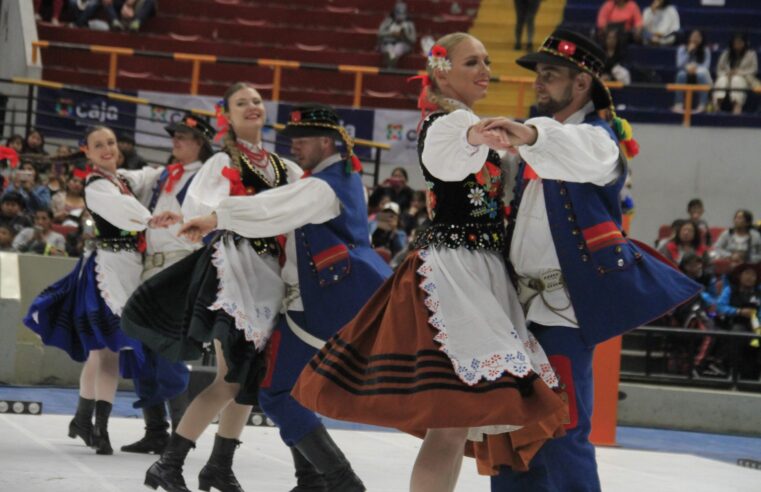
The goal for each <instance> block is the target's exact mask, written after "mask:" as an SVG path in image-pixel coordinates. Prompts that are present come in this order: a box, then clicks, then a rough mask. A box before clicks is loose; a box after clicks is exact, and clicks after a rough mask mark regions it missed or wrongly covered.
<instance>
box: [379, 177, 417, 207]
mask: <svg viewBox="0 0 761 492" xmlns="http://www.w3.org/2000/svg"><path fill="white" fill-rule="evenodd" d="M409 179H410V178H409V175H408V174H407V171H406V170H405V169H404V168H403V167H397V168H395V169H394V170H393V171H391V177H389V178H388V179H386V180H385V181H384V182H383V183H381V186H382V187H384V188H386V189H387V194H388V198H389V200H390V201H392V202H396V203H398V204H399V209H400V210H401V211H402V212H404V211H406V210H407V209H408V208H410V202H411V201H412V193H413V191H412V188H410V187H409V186H408V185H407V182H408V181H409Z"/></svg>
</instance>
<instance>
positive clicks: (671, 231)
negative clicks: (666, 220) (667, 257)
mask: <svg viewBox="0 0 761 492" xmlns="http://www.w3.org/2000/svg"><path fill="white" fill-rule="evenodd" d="M682 222H684V219H674V221H673V222H672V223H671V227H669V228H668V233H664V232H663V231H658V238H657V239H656V240H655V249H658V250H660V249H662V248H665V247H666V243H668V242H669V241H671V240H673V239H674V237H676V231H677V230H678V229H679V228H680V227H681V226H682ZM661 229H663V226H662V227H661Z"/></svg>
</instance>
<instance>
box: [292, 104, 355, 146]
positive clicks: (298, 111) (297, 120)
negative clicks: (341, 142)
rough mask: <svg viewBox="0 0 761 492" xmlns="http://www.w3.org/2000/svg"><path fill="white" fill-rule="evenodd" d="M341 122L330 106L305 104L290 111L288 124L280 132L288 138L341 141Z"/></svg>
mask: <svg viewBox="0 0 761 492" xmlns="http://www.w3.org/2000/svg"><path fill="white" fill-rule="evenodd" d="M342 129H343V127H341V120H340V118H339V117H338V113H336V112H335V110H334V109H333V108H331V107H330V106H325V105H322V104H307V105H303V106H296V107H295V108H293V110H292V111H291V114H290V116H289V118H288V123H286V124H285V128H284V129H283V130H282V131H281V132H280V133H281V134H282V135H283V136H286V137H288V138H303V137H335V138H339V139H343V135H342V131H341V130H342Z"/></svg>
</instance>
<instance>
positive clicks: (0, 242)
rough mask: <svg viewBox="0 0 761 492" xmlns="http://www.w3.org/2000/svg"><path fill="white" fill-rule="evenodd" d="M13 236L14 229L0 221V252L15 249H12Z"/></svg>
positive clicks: (14, 234) (14, 235)
mask: <svg viewBox="0 0 761 492" xmlns="http://www.w3.org/2000/svg"><path fill="white" fill-rule="evenodd" d="M14 237H16V231H14V230H13V227H11V226H9V225H8V224H5V223H0V252H3V251H16V250H15V249H13V238H14Z"/></svg>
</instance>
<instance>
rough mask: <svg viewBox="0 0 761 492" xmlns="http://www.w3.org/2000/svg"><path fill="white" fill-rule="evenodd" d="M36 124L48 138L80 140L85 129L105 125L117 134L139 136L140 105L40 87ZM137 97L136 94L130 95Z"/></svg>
mask: <svg viewBox="0 0 761 492" xmlns="http://www.w3.org/2000/svg"><path fill="white" fill-rule="evenodd" d="M37 95H38V99H37V114H36V122H35V125H36V126H37V127H38V128H40V129H42V130H43V131H44V133H45V136H49V137H63V138H77V139H78V138H79V137H81V136H82V133H83V131H84V129H85V128H87V127H88V126H92V125H104V126H108V127H110V128H112V129H113V130H114V132H115V133H116V134H117V135H121V134H128V135H133V134H134V133H135V112H136V110H137V108H136V105H135V104H133V103H128V102H123V101H115V100H112V99H109V98H107V97H104V96H100V95H95V94H85V93H82V92H77V91H71V90H67V89H61V90H57V89H48V88H46V87H40V88H39V92H38V93H37ZM129 95H134V94H129Z"/></svg>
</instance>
